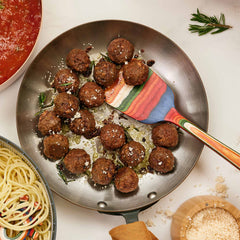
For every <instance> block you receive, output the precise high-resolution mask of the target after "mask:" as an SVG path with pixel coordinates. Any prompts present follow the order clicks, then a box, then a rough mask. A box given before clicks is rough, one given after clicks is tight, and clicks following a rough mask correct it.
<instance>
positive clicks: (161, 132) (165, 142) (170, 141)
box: [152, 123, 179, 147]
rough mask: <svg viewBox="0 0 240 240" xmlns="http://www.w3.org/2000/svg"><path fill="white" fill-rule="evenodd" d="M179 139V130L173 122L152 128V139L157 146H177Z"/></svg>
mask: <svg viewBox="0 0 240 240" xmlns="http://www.w3.org/2000/svg"><path fill="white" fill-rule="evenodd" d="M178 139H179V136H178V131H177V129H176V127H175V126H174V125H173V124H171V123H163V124H160V125H157V126H155V127H154V128H153V129H152V140H153V143H154V145H156V146H159V147H161V146H162V147H176V146H177V144H178Z"/></svg>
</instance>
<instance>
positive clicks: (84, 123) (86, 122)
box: [69, 109, 95, 135]
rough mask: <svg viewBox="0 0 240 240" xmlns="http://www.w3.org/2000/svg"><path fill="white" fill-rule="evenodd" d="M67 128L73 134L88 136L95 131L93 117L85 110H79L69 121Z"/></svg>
mask: <svg viewBox="0 0 240 240" xmlns="http://www.w3.org/2000/svg"><path fill="white" fill-rule="evenodd" d="M69 127H70V129H71V131H72V132H74V133H75V134H78V135H84V134H90V133H91V132H93V131H94V130H95V119H94V116H93V114H92V113H90V112H89V111H88V110H86V109H82V110H79V111H78V112H77V113H76V114H75V116H74V118H73V119H71V122H70V125H69Z"/></svg>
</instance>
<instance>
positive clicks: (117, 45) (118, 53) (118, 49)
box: [107, 38, 134, 64]
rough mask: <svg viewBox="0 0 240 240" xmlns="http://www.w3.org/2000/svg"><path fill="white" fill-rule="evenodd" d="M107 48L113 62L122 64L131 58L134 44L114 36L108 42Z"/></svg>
mask: <svg viewBox="0 0 240 240" xmlns="http://www.w3.org/2000/svg"><path fill="white" fill-rule="evenodd" d="M107 50H108V56H109V58H110V59H111V60H112V61H113V62H115V63H118V64H122V63H124V62H126V61H129V60H131V59H132V57H133V52H134V46H133V44H132V43H130V42H129V41H128V40H127V39H124V38H116V39H114V40H112V41H111V42H110V43H109V45H108V48H107Z"/></svg>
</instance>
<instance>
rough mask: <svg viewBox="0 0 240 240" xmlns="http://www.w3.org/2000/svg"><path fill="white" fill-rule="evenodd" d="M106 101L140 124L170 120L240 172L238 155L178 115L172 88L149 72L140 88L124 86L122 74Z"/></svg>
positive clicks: (106, 93) (109, 89) (239, 155)
mask: <svg viewBox="0 0 240 240" xmlns="http://www.w3.org/2000/svg"><path fill="white" fill-rule="evenodd" d="M105 96H106V102H107V103H108V104H109V105H111V106H112V107H114V108H116V109H118V110H119V111H121V112H123V113H125V114H126V115H128V116H130V117H132V118H134V119H136V120H138V121H140V122H143V123H148V124H152V123H157V122H160V121H163V120H165V121H170V122H172V123H174V124H176V125H178V126H179V127H181V128H182V129H184V130H185V131H187V132H189V133H191V134H192V135H193V136H195V137H196V138H198V139H199V140H201V141H202V142H203V143H205V144H206V145H207V146H209V147H210V148H212V149H213V150H214V151H216V152H217V153H218V154H220V155H221V156H222V157H224V158H225V159H227V160H228V161H229V162H230V163H232V164H233V165H234V166H235V167H237V168H238V169H240V154H239V153H238V152H236V151H234V150H233V149H231V148H229V147H227V146H226V145H224V144H223V143H221V142H220V141H218V140H217V139H215V138H214V137H212V136H210V135H209V134H207V133H205V132H204V131H203V130H202V129H200V128H198V127H197V126H196V125H194V124H192V123H191V122H190V121H188V120H187V119H186V118H185V117H183V116H182V115H181V114H179V113H178V112H177V110H176V109H175V106H174V94H173V92H172V90H171V88H170V87H169V86H168V85H167V84H166V83H165V82H164V81H163V80H162V79H161V78H160V77H159V76H158V75H157V74H156V73H154V72H153V71H152V70H150V69H149V75H148V78H147V80H146V82H145V83H143V84H142V85H140V86H130V85H127V84H126V83H125V81H124V79H123V75H122V72H121V71H120V72H119V78H118V80H117V81H116V83H115V84H114V85H113V86H111V87H109V88H107V89H106V90H105Z"/></svg>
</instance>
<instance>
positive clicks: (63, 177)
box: [56, 162, 75, 185]
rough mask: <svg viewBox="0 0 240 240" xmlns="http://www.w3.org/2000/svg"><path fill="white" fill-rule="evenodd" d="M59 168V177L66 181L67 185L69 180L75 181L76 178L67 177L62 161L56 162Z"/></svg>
mask: <svg viewBox="0 0 240 240" xmlns="http://www.w3.org/2000/svg"><path fill="white" fill-rule="evenodd" d="M56 167H57V170H58V175H59V177H60V178H61V179H62V180H63V181H64V183H65V184H66V185H67V184H68V183H69V182H73V181H75V179H67V177H66V175H65V174H64V172H63V164H62V162H59V163H58V164H56Z"/></svg>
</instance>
